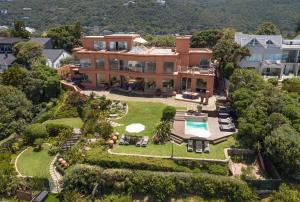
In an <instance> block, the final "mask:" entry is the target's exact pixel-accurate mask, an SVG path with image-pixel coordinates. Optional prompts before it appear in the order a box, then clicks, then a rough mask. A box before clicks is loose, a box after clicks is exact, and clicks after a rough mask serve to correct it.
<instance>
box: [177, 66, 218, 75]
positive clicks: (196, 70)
mask: <svg viewBox="0 0 300 202" xmlns="http://www.w3.org/2000/svg"><path fill="white" fill-rule="evenodd" d="M177 72H179V73H186V74H193V75H194V74H196V75H199V74H200V75H215V68H214V67H212V66H210V67H207V68H204V67H197V66H194V67H178V68H177Z"/></svg>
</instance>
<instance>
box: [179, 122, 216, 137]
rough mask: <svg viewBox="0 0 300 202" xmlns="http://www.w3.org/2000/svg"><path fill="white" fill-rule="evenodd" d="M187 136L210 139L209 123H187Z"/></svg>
mask: <svg viewBox="0 0 300 202" xmlns="http://www.w3.org/2000/svg"><path fill="white" fill-rule="evenodd" d="M185 134H187V135H192V136H197V137H209V136H210V133H209V131H208V124H207V122H199V121H191V120H187V121H185Z"/></svg>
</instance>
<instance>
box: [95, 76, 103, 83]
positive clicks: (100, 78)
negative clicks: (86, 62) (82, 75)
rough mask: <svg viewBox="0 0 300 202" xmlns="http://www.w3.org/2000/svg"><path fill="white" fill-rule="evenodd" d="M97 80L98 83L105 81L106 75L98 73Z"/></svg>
mask: <svg viewBox="0 0 300 202" xmlns="http://www.w3.org/2000/svg"><path fill="white" fill-rule="evenodd" d="M96 81H97V84H102V83H105V77H104V76H103V75H101V74H97V76H96Z"/></svg>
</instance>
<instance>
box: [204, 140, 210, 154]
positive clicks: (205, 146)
mask: <svg viewBox="0 0 300 202" xmlns="http://www.w3.org/2000/svg"><path fill="white" fill-rule="evenodd" d="M204 153H209V142H208V141H204Z"/></svg>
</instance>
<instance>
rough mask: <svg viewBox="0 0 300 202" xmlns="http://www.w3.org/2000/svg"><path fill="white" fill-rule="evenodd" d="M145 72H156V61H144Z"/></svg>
mask: <svg viewBox="0 0 300 202" xmlns="http://www.w3.org/2000/svg"><path fill="white" fill-rule="evenodd" d="M145 72H148V73H155V72H156V63H155V62H146V68H145Z"/></svg>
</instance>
